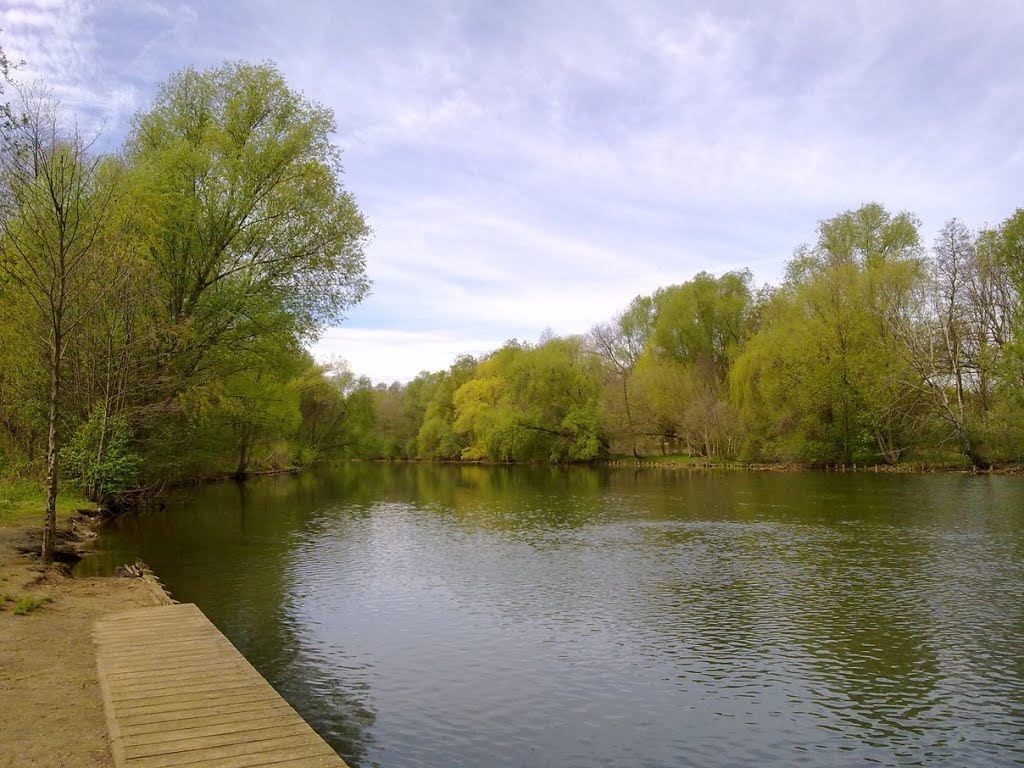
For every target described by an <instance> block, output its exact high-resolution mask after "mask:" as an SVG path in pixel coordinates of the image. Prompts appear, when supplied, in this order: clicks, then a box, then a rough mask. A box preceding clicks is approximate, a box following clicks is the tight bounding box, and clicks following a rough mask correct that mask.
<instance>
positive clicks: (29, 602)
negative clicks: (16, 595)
mask: <svg viewBox="0 0 1024 768" xmlns="http://www.w3.org/2000/svg"><path fill="white" fill-rule="evenodd" d="M52 602H53V598H52V597H49V596H48V595H47V596H43V597H31V596H30V595H25V596H24V597H23V598H21V599H20V600H18V602H16V603H15V604H14V615H15V616H28V615H29V614H30V613H32V612H33V611H38V610H39V609H40V608H42V607H43V606H44V605H46V604H47V603H52Z"/></svg>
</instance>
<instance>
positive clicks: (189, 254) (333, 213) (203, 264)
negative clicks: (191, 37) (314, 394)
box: [126, 62, 369, 398]
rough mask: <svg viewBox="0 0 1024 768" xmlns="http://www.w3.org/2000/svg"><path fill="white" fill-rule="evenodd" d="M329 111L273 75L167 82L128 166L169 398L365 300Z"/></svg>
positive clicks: (261, 70) (191, 76) (262, 71)
mask: <svg viewBox="0 0 1024 768" xmlns="http://www.w3.org/2000/svg"><path fill="white" fill-rule="evenodd" d="M334 128H335V125H334V117H333V115H332V113H331V112H330V110H328V109H326V108H324V107H322V106H320V105H318V104H316V103H313V102H310V101H308V100H306V99H305V98H304V97H303V96H302V95H301V94H299V93H297V92H296V91H293V90H292V89H290V88H289V87H288V86H287V84H286V83H285V82H284V79H283V78H282V77H281V75H280V73H279V72H278V71H277V70H276V69H275V68H274V67H273V66H272V65H270V64H260V65H252V64H245V63H241V62H233V63H228V64H224V65H222V66H220V67H217V68H214V69H210V70H207V71H203V72H199V71H196V70H194V69H187V70H184V71H182V72H179V73H178V74H176V75H174V76H172V77H171V79H170V80H169V81H168V83H166V84H165V85H164V86H163V87H162V88H161V89H160V90H159V92H158V93H157V96H156V99H155V100H154V103H153V105H152V106H151V108H150V109H149V110H148V111H145V112H143V113H140V114H139V115H138V116H137V117H136V118H135V121H134V123H133V127H132V131H131V134H130V136H129V138H128V141H127V145H126V157H127V159H128V161H129V162H130V163H131V165H132V168H133V174H134V176H133V178H134V183H135V192H136V195H137V201H136V202H137V205H138V206H139V207H140V209H141V214H142V217H143V219H144V222H145V227H144V235H145V239H146V241H147V242H148V244H149V253H150V261H151V263H152V265H153V267H154V269H155V272H156V276H157V279H158V281H159V285H160V289H161V304H162V306H161V308H160V310H161V315H162V317H161V322H160V323H159V325H160V327H161V329H162V332H161V338H160V340H159V348H160V349H159V351H160V360H161V368H162V370H163V371H165V373H166V377H165V382H164V387H163V393H162V395H163V396H164V397H166V398H173V397H174V395H175V394H176V393H177V392H179V391H180V390H181V388H182V387H183V386H185V385H186V383H187V384H189V385H192V384H195V383H196V381H201V380H203V379H204V378H216V376H217V375H219V372H220V371H221V370H223V367H224V364H225V362H226V361H227V364H228V365H230V360H229V358H230V354H229V353H230V351H231V350H244V349H245V348H247V347H249V346H250V345H251V344H252V343H253V341H254V340H255V339H262V338H265V337H267V336H268V335H269V334H279V335H280V336H281V337H282V338H298V339H302V340H310V339H312V338H314V337H315V336H316V335H317V334H318V333H319V331H320V329H321V328H323V326H324V325H325V324H328V323H336V322H340V320H341V318H342V317H343V315H344V313H345V311H346V310H347V309H348V307H350V306H351V305H352V304H354V303H356V302H358V301H359V300H360V299H361V298H362V297H363V296H364V295H365V293H366V291H367V290H368V287H369V282H368V280H367V278H366V274H365V258H364V254H363V248H364V245H365V243H366V241H367V238H368V235H369V229H368V228H367V226H366V224H365V223H364V221H363V218H362V216H361V214H360V213H359V210H358V208H357V207H356V203H355V200H354V199H353V198H352V196H351V195H350V194H349V193H348V192H347V191H346V190H345V189H344V187H343V186H342V184H341V180H340V177H341V163H340V152H339V150H338V149H337V147H335V146H334V145H333V144H332V143H331V135H332V133H333V131H334Z"/></svg>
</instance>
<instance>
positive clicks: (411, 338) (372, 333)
mask: <svg viewBox="0 0 1024 768" xmlns="http://www.w3.org/2000/svg"><path fill="white" fill-rule="evenodd" d="M503 341H504V339H501V338H499V337H494V336H491V337H486V336H485V337H474V336H467V335H463V334H456V333H453V332H451V331H448V330H441V331H386V330H379V329H374V328H332V329H330V330H329V331H327V332H326V333H325V334H324V336H323V337H322V338H321V339H320V340H319V341H317V342H316V343H315V344H314V345H313V346H312V349H311V351H312V353H313V356H314V357H315V358H316V359H317V360H319V361H321V362H331V361H334V360H338V359H339V358H340V359H343V360H346V361H347V362H348V363H349V365H350V366H351V368H352V370H353V371H354V372H355V373H356V374H357V375H364V376H369V377H370V378H371V379H372V380H373V381H374V382H375V383H384V382H391V381H409V380H410V379H412V378H414V377H415V376H416V375H417V374H418V373H420V372H421V371H436V370H440V369H443V368H447V367H448V366H450V365H451V364H452V363H453V362H455V359H456V358H457V357H459V356H460V355H474V356H476V355H481V354H484V353H486V352H489V351H490V350H493V349H495V348H497V347H498V346H500V345H501V344H502V342H503Z"/></svg>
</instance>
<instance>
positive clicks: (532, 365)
mask: <svg viewBox="0 0 1024 768" xmlns="http://www.w3.org/2000/svg"><path fill="white" fill-rule="evenodd" d="M1022 279H1024V210H1020V209H1019V210H1017V211H1016V212H1015V213H1014V214H1013V215H1011V216H1010V217H1009V218H1007V219H1006V220H1005V221H1003V222H1002V223H1001V224H1000V225H998V226H996V227H992V228H984V229H981V230H977V231H976V230H972V229H970V228H969V227H968V226H966V225H965V224H964V223H962V222H961V221H958V220H957V219H951V220H950V221H948V222H947V223H946V224H945V225H944V226H943V227H942V228H941V230H940V232H939V234H938V235H937V237H936V238H935V240H934V242H933V243H931V244H925V243H923V242H922V237H921V223H920V222H919V221H918V219H917V218H916V217H915V216H914V215H912V214H910V213H906V212H900V213H891V212H889V211H887V210H886V209H885V208H884V207H883V206H882V205H879V204H877V203H868V204H865V205H863V206H861V207H860V208H858V209H856V210H851V211H846V212H842V213H839V214H837V215H835V216H834V217H832V218H830V219H828V220H825V221H822V222H820V223H819V224H818V227H817V232H816V239H815V240H814V242H813V244H811V245H804V246H800V247H798V248H797V249H796V251H795V253H794V255H793V257H792V258H791V259H790V260H789V262H788V264H787V266H786V270H785V276H784V278H783V280H782V281H781V282H780V284H778V285H764V286H755V285H754V284H753V280H752V277H751V274H750V273H749V272H748V271H742V272H728V273H725V274H721V275H719V276H715V275H714V274H711V273H708V272H701V273H700V274H697V275H695V276H694V277H693V278H692V279H690V280H688V281H686V282H683V283H681V284H678V285H670V286H665V287H663V288H660V289H658V290H656V291H654V292H653V293H652V294H650V295H646V296H638V297H636V298H635V299H633V301H632V302H630V303H629V305H628V306H627V307H625V308H624V309H622V310H621V311H620V312H618V313H617V314H615V315H614V316H613V317H612V318H611V319H610V320H608V321H607V322H605V323H602V324H600V325H598V326H596V327H595V328H593V329H591V330H590V332H589V333H587V334H585V335H578V336H569V337H554V336H551V335H547V336H545V337H544V338H541V339H540V340H539V341H538V342H537V343H535V344H531V343H523V342H519V341H515V340H513V341H509V342H508V343H506V344H505V346H503V347H502V348H501V349H499V350H496V351H494V352H493V353H491V354H489V355H486V356H484V357H483V358H481V359H473V358H470V357H464V358H462V359H460V360H458V361H456V362H455V364H454V365H452V367H451V368H449V369H448V370H446V371H439V372H434V373H423V374H421V375H419V376H418V377H416V378H415V379H414V380H412V381H411V382H409V383H408V384H404V385H403V384H392V385H390V386H379V385H378V386H376V387H374V386H371V384H370V382H368V381H366V380H365V379H364V380H353V379H352V378H351V377H350V376H348V375H347V374H344V375H341V376H339V377H336V381H337V383H338V384H339V385H340V387H341V390H342V392H343V399H344V402H345V408H346V411H347V418H346V419H344V420H339V426H341V427H342V429H343V433H344V438H343V440H342V442H343V443H344V445H345V448H344V451H345V453H346V454H347V455H351V456H359V457H364V458H401V459H433V460H438V459H441V460H485V461H493V462H505V461H554V462H564V461H588V460H595V459H606V458H609V457H615V456H623V455H624V456H627V457H638V458H639V457H648V456H660V455H674V456H682V457H700V458H702V459H704V460H706V461H707V462H710V463H715V462H723V461H732V462H737V461H738V462H744V463H751V462H768V463H770V462H782V463H797V464H801V465H812V466H813V465H818V466H821V465H826V466H834V465H840V466H851V465H854V464H868V465H872V464H874V465H878V464H885V465H894V464H899V463H917V464H919V465H930V466H936V465H937V466H946V467H965V468H966V467H971V468H975V469H988V468H990V467H992V466H994V465H1006V464H1015V463H1017V462H1019V461H1020V460H1021V454H1022V446H1024V442H1022V438H1024V433H1022V429H1024V396H1022V393H1024V388H1022V384H1024V380H1022V375H1024V348H1022V346H1021V340H1022V330H1024V329H1022V328H1021V322H1022V320H1024V316H1022V314H1021V298H1020V297H1021V287H1022Z"/></svg>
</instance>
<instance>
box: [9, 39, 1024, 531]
mask: <svg viewBox="0 0 1024 768" xmlns="http://www.w3.org/2000/svg"><path fill="white" fill-rule="evenodd" d="M0 68H2V74H3V75H4V78H3V80H4V81H5V82H7V87H6V89H5V93H4V99H5V100H6V101H7V102H8V103H7V106H6V107H5V109H4V114H3V126H2V156H0V477H2V478H4V479H5V481H7V482H12V481H17V480H21V481H33V482H35V481H39V482H42V481H43V479H44V478H45V480H46V487H47V489H48V502H47V506H48V510H49V513H50V515H49V518H50V520H51V521H52V511H53V505H54V499H55V496H56V493H57V489H58V485H59V482H67V483H70V484H71V485H72V486H73V487H76V488H78V489H81V491H82V492H84V493H85V494H86V495H87V496H89V497H90V498H92V499H95V500H106V501H108V502H110V501H115V500H122V501H123V500H125V499H130V498H131V495H132V494H133V493H136V492H138V491H139V490H140V489H158V488H161V487H163V486H165V485H167V484H174V483H179V482H183V481H187V480H192V479H196V478H209V477H224V476H229V475H235V476H238V477H244V476H245V475H247V474H249V473H252V472H256V471H265V470H274V469H284V468H295V467H302V466H308V465H310V464H312V463H314V462H318V461H324V460H332V459H343V458H358V459H389V460H398V459H407V460H444V461H487V462H586V461H595V460H604V459H609V458H614V457H622V456H626V457H649V456H681V457H698V458H700V459H702V460H706V461H708V462H786V463H799V464H805V465H852V464H900V463H908V462H919V463H923V464H937V465H943V466H954V467H973V468H976V469H987V468H989V467H992V466H995V465H1006V464H1014V463H1016V462H1019V461H1020V459H1021V453H1022V446H1024V441H1022V437H1024V434H1022V431H1024V394H1022V393H1024V387H1022V386H1021V385H1022V383H1024V382H1022V376H1024V346H1022V339H1024V328H1022V327H1021V325H1022V322H1024V315H1022V312H1021V288H1022V285H1024V210H1022V209H1019V210H1017V211H1016V212H1013V213H1010V212H1008V213H1010V215H1009V217H1008V218H1006V219H1005V220H1004V221H1003V222H1002V223H1000V224H998V225H995V226H989V227H983V228H980V229H973V228H971V227H970V226H968V225H967V224H965V223H962V222H960V221H959V220H957V219H951V220H950V221H948V222H947V223H946V224H945V225H944V226H943V227H942V228H941V230H940V232H939V234H938V236H937V237H936V238H935V239H934V242H930V243H926V242H923V239H922V234H921V231H922V224H921V222H920V221H918V219H917V218H916V217H915V216H914V215H913V214H911V213H908V212H890V211H888V210H887V209H886V208H885V207H883V206H882V205H880V204H877V203H867V204H865V205H862V206H861V207H859V208H857V209H855V210H849V211H845V212H841V213H838V214H837V215H835V216H833V217H832V218H830V219H827V220H824V221H821V222H819V223H818V225H817V228H816V231H815V230H814V229H813V225H811V224H810V223H809V226H808V235H809V236H810V239H811V241H812V242H811V244H808V245H803V246H799V247H797V248H796V250H795V252H794V254H793V256H792V258H791V259H790V260H789V262H788V265H787V267H786V270H785V275H784V277H783V279H782V280H781V281H780V282H779V284H777V285H763V286H758V285H755V284H754V281H753V278H752V275H751V273H750V272H749V271H739V272H727V273H724V274H719V275H715V274H713V273H712V272H710V271H709V272H701V273H699V274H697V275H695V276H693V277H692V278H691V279H689V280H687V281H685V282H682V283H680V284H677V285H669V286H665V287H662V288H659V289H657V290H655V291H654V292H653V293H651V294H650V295H643V296H637V297H636V298H635V299H633V300H632V301H631V302H630V303H629V304H628V306H626V307H624V308H614V307H610V308H609V316H610V319H609V320H608V321H607V322H605V323H602V324H600V325H598V326H596V327H594V328H592V329H591V330H590V331H589V332H587V333H585V334H581V335H573V336H556V335H553V334H551V333H546V334H545V335H543V336H542V337H541V338H540V339H539V340H538V341H536V342H535V343H534V342H527V341H519V340H510V341H508V342H507V343H506V344H505V345H504V346H502V347H501V348H500V349H497V350H495V351H493V352H491V353H490V354H487V355H483V356H480V357H470V356H464V357H461V358H459V359H458V360H456V361H455V363H454V364H453V365H452V366H451V367H450V368H448V369H447V370H443V371H435V372H423V373H421V374H420V375H419V376H417V377H416V378H414V379H413V380H412V381H409V382H407V383H393V384H390V385H388V384H374V383H372V382H371V381H369V380H368V379H367V378H365V377H358V376H357V375H355V373H353V372H352V371H351V370H349V369H348V367H347V366H346V365H345V364H344V363H343V362H341V361H338V362H334V363H329V364H325V363H322V362H317V361H315V360H313V359H312V357H311V356H310V354H309V352H308V351H307V350H308V347H309V344H310V342H312V341H313V340H315V339H316V338H317V336H318V334H319V333H320V332H321V331H322V330H323V329H324V328H326V327H328V326H330V325H334V324H337V323H339V322H341V321H342V320H343V318H344V315H345V312H346V310H347V309H349V308H350V307H351V306H353V305H354V304H355V303H357V302H359V301H360V300H362V299H363V298H364V296H366V295H367V292H368V290H369V280H368V277H367V274H366V258H365V250H366V247H367V244H368V241H369V237H370V230H369V227H368V225H367V223H366V222H365V221H364V219H363V217H362V215H361V213H360V211H359V208H358V206H357V204H356V201H355V199H354V197H353V196H352V194H351V193H350V192H349V191H348V190H346V189H345V187H344V185H343V184H342V181H341V175H342V169H341V156H340V151H339V149H338V148H337V147H336V146H335V145H334V144H333V143H332V135H333V132H334V116H333V114H332V113H331V112H330V111H329V110H327V109H325V108H324V107H322V106H320V105H318V104H316V103H314V102H311V101H309V100H308V99H306V98H305V97H304V96H302V95H301V94H300V93H298V92H296V91H294V90H293V89H291V88H290V87H289V86H288V85H287V83H286V82H285V81H284V79H283V78H282V76H281V74H280V73H279V72H278V70H277V69H276V68H275V67H274V66H273V65H271V64H257V65H253V64H246V63H240V62H235V63H226V64H223V65H221V66H219V67H216V68H213V69H209V70H205V71H197V70H193V69H189V70H185V71H182V72H179V73H177V74H175V75H173V76H172V77H170V78H169V79H168V80H167V82H165V83H164V84H163V85H162V86H161V87H160V89H159V90H158V92H157V94H156V96H155V98H154V100H153V102H152V104H151V105H150V106H149V107H148V108H146V109H144V110H142V111H140V112H139V113H138V114H137V115H136V116H135V118H134V120H133V121H132V123H131V126H130V130H129V131H128V135H127V137H126V139H125V141H124V143H123V145H122V146H121V147H120V148H118V150H117V151H115V152H99V151H97V150H96V148H95V147H96V141H95V137H92V136H88V135H85V134H84V133H83V132H82V131H81V130H80V129H79V128H78V127H77V125H78V123H77V121H76V120H75V117H74V116H73V115H67V114H64V113H63V112H62V110H61V107H60V105H59V104H58V103H57V102H56V101H55V100H54V99H53V98H52V97H51V96H50V95H49V93H48V92H47V91H46V89H45V87H43V86H40V85H29V86H22V85H19V86H17V87H14V86H12V85H11V83H10V81H9V80H8V79H7V78H8V76H9V75H10V65H9V63H8V62H7V60H6V59H5V58H3V57H2V54H0ZM484 256H485V255H482V257H484ZM616 309H619V311H618V312H617V313H615V314H613V313H614V312H615V310H616Z"/></svg>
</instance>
